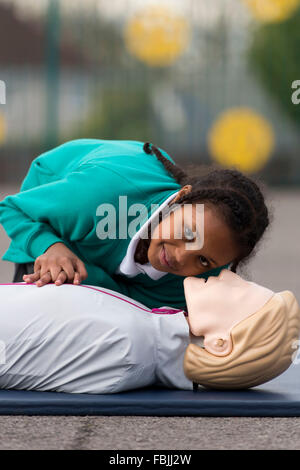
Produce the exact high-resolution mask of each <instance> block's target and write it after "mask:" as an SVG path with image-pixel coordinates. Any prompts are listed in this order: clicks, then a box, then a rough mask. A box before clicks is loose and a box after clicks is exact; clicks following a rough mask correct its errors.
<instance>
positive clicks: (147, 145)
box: [143, 142, 152, 155]
mask: <svg viewBox="0 0 300 470" xmlns="http://www.w3.org/2000/svg"><path fill="white" fill-rule="evenodd" d="M143 150H144V152H145V153H148V154H149V155H150V154H151V153H152V144H151V143H150V142H146V143H145V144H144V147H143Z"/></svg>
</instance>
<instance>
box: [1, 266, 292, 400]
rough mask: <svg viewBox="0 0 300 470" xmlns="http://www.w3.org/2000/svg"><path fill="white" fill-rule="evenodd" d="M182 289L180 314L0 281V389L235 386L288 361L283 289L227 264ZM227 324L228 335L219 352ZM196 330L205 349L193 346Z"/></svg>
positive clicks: (88, 291) (288, 311)
mask: <svg viewBox="0 0 300 470" xmlns="http://www.w3.org/2000/svg"><path fill="white" fill-rule="evenodd" d="M184 287H185V292H186V300H187V305H188V316H186V312H183V311H178V310H177V311H176V310H173V311H172V309H168V310H166V309H164V308H158V309H154V310H153V311H151V310H150V309H148V308H147V307H145V306H144V305H142V304H139V303H137V302H135V301H132V299H130V298H128V297H125V296H122V295H120V294H119V293H117V292H113V291H111V290H109V289H103V288H101V289H100V288H97V287H93V286H86V285H85V286H74V285H70V284H69V285H68V284H65V285H64V286H61V288H60V289H57V288H56V287H55V285H54V284H49V285H47V286H45V287H44V288H43V289H38V288H37V287H36V285H34V284H31V285H29V284H26V283H20V284H17V283H14V284H9V285H5V284H2V285H0V331H1V342H0V352H1V354H0V388H2V389H23V390H41V391H58V392H69V393H117V392H122V391H125V390H130V389H137V388H139V387H146V386H150V385H159V386H163V387H167V388H179V389H185V390H192V388H193V383H192V381H194V382H196V383H200V384H203V385H206V386H210V387H217V388H242V387H251V386H254V385H259V384H260V383H263V382H266V381H267V380H270V379H271V378H273V377H275V376H277V375H278V374H280V373H281V372H283V371H284V370H285V369H286V368H287V367H288V366H289V365H290V364H291V361H292V355H293V354H295V352H296V351H295V349H292V348H291V345H293V342H294V341H297V340H298V337H299V332H300V309H299V305H298V304H297V301H296V298H295V296H294V295H293V294H292V293H291V292H289V291H284V292H280V293H278V294H275V293H274V292H272V291H271V290H269V289H267V288H265V287H262V286H259V285H257V284H255V283H252V282H247V281H245V280H243V279H242V278H240V276H238V275H237V274H234V273H232V272H230V271H229V270H227V269H226V270H223V271H222V272H221V274H220V276H219V277H215V276H212V277H210V278H209V279H208V281H207V282H206V283H205V282H204V280H203V279H197V278H195V277H190V278H186V279H185V281H184ZM224 293H225V295H224ZM241 306H242V307H241ZM228 320H229V322H228ZM227 330H228V334H229V336H232V338H233V341H232V344H231V346H230V349H229V350H227V346H225V349H226V351H225V350H224V349H222V347H221V348H220V347H219V343H220V341H221V338H223V339H224V340H225V339H226V336H227ZM249 332H250V334H249ZM224 333H225V334H224ZM220 334H221V338H220ZM200 335H203V336H204V347H205V349H203V348H202V347H200V346H199V345H197V344H195V343H197V342H198V341H199V340H200ZM211 339H213V340H211ZM191 341H192V343H193V344H190V342H191ZM206 349H207V350H206ZM224 353H226V355H225V356H224Z"/></svg>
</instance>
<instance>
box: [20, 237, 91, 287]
mask: <svg viewBox="0 0 300 470" xmlns="http://www.w3.org/2000/svg"><path fill="white" fill-rule="evenodd" d="M87 277H88V273H87V270H86V268H85V265H84V263H83V261H81V259H80V258H78V256H76V255H75V254H74V253H73V252H72V251H71V250H69V248H68V247H67V246H66V245H64V244H63V243H60V242H59V243H54V244H53V245H51V246H50V247H49V248H48V250H46V251H45V253H43V254H42V255H41V256H38V257H37V259H36V260H35V263H34V273H33V274H24V276H23V279H24V281H25V282H28V283H32V282H36V285H37V286H38V287H42V286H44V285H45V284H48V283H49V282H55V284H56V285H57V286H59V285H61V284H63V283H64V282H66V281H67V282H73V284H80V283H81V281H83V280H84V279H86V278H87Z"/></svg>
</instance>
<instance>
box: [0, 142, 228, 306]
mask: <svg viewBox="0 0 300 470" xmlns="http://www.w3.org/2000/svg"><path fill="white" fill-rule="evenodd" d="M161 152H162V154H163V155H164V156H165V157H166V158H168V159H169V160H170V161H171V162H172V163H174V162H173V160H172V159H171V158H170V156H169V155H168V154H167V153H166V152H164V151H163V150H161ZM180 187H181V186H180V185H179V184H178V183H177V182H176V181H175V180H174V178H173V177H172V176H171V175H170V174H169V173H168V172H167V171H166V169H165V168H164V166H163V165H162V163H161V162H159V161H158V160H157V158H156V157H155V156H154V155H149V154H146V153H145V152H144V151H143V143H142V142H137V141H127V140H99V139H79V140H73V141H70V142H66V143H64V144H62V145H60V146H58V147H56V148H54V149H52V150H50V151H48V152H46V153H43V154H42V155H40V156H39V157H37V158H35V159H34V160H33V161H32V163H31V166H30V169H29V171H28V174H27V175H26V177H25V179H24V181H23V183H22V185H21V189H20V192H19V193H17V194H15V195H12V196H7V197H6V198H5V199H4V200H3V201H1V202H0V223H1V224H2V225H3V227H4V229H5V231H6V233H7V234H8V236H9V237H10V238H11V243H10V246H9V248H8V250H7V251H6V253H5V254H4V256H3V257H2V259H3V260H6V261H11V262H14V263H28V262H34V261H35V259H36V258H37V257H38V256H40V255H41V254H43V253H44V252H45V251H46V250H47V249H48V248H49V247H50V246H51V245H53V244H54V243H57V242H62V243H64V244H65V245H66V246H67V247H68V248H69V249H70V250H71V251H73V253H75V254H76V255H77V256H78V257H79V258H80V259H81V260H82V261H83V262H84V264H85V267H86V270H87V272H88V277H87V278H86V279H85V280H84V284H86V285H95V286H100V287H105V288H107V289H112V290H115V291H117V292H120V293H123V294H124V295H128V296H129V297H131V298H133V299H135V300H137V301H138V302H141V303H142V304H144V305H146V306H148V307H149V308H154V307H158V306H162V305H169V306H173V307H175V308H185V306H186V302H185V297H184V289H183V280H184V277H182V276H176V275H174V274H170V273H168V274H167V275H165V276H163V277H162V278H161V279H159V280H153V279H151V278H150V277H148V276H147V275H146V274H144V273H141V274H139V275H137V276H135V277H131V278H129V277H126V276H124V275H121V274H115V271H116V269H117V268H118V266H119V265H120V263H121V261H122V260H123V258H124V257H125V255H126V251H127V248H128V245H129V243H130V241H131V238H130V236H126V235H124V226H125V227H126V226H129V224H130V223H136V222H137V213H135V214H134V215H129V214H128V213H127V211H126V210H122V207H123V206H122V207H121V205H120V199H119V197H120V196H123V198H122V199H123V201H124V200H125V199H124V196H126V197H127V199H126V202H127V208H129V207H131V206H132V205H134V204H143V205H144V206H145V207H146V208H147V215H145V214H144V217H143V216H141V217H139V224H138V225H137V226H136V230H135V231H137V230H138V229H139V228H140V227H141V226H142V225H143V224H144V223H145V222H146V221H147V219H148V218H149V217H150V216H151V210H152V213H153V206H152V205H156V206H155V207H156V208H157V207H158V206H160V205H161V204H162V203H163V202H164V201H165V200H166V199H167V198H168V197H169V196H171V195H172V194H174V193H176V192H177V191H178V190H179V189H180ZM102 204H107V205H108V206H107V207H108V210H112V211H114V210H115V213H116V220H117V224H116V231H115V236H114V235H113V232H110V235H109V236H108V237H107V238H105V239H100V238H99V236H98V234H97V225H98V224H99V221H100V220H102V221H103V220H104V219H103V217H102V219H101V218H100V217H99V215H97V214H99V209H98V212H97V208H98V207H99V206H101V205H102ZM101 207H102V210H101V215H102V216H104V213H103V207H104V206H101ZM136 207H137V206H136ZM119 210H120V212H119ZM124 224H125V225H124ZM120 226H122V227H123V229H122V233H119V232H118V229H119V227H120ZM111 228H112V227H110V228H109V230H111ZM226 267H227V266H226ZM222 268H223V267H221V268H218V269H213V270H211V271H208V272H206V273H205V274H203V275H199V276H198V277H204V278H207V277H208V276H210V275H218V274H219V272H220V271H221V269H222Z"/></svg>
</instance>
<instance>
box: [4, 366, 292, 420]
mask: <svg viewBox="0 0 300 470" xmlns="http://www.w3.org/2000/svg"><path fill="white" fill-rule="evenodd" d="M0 414H1V415H73V416H74V415H106V416H108V415H119V416H120V415H123V416H125V415H127V416H129V415H143V416H300V365H292V366H291V367H290V368H289V369H288V370H287V371H286V372H285V373H284V374H282V375H281V376H280V377H277V378H276V379H274V380H272V381H270V382H268V383H266V384H264V385H261V386H259V387H255V388H253V389H250V390H242V391H217V390H204V389H201V390H199V391H198V392H196V393H195V392H193V391H190V392H189V391H182V390H166V389H155V388H153V389H149V388H148V389H141V390H135V391H131V392H124V393H119V394H111V395H93V394H73V393H61V392H36V391H21V390H0Z"/></svg>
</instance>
